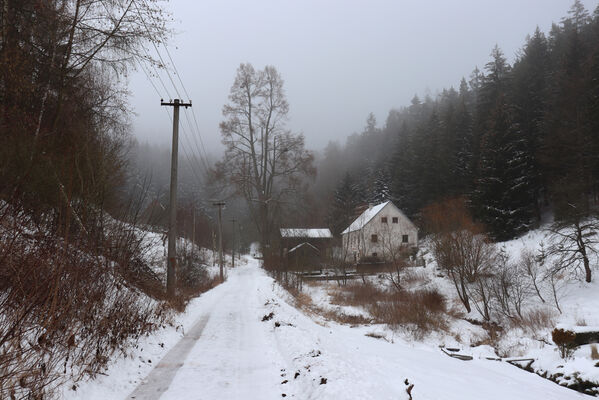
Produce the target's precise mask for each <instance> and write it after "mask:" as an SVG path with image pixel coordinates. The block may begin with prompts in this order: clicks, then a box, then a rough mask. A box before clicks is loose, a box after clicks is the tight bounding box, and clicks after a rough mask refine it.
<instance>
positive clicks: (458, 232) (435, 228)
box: [424, 199, 495, 316]
mask: <svg viewBox="0 0 599 400" xmlns="http://www.w3.org/2000/svg"><path fill="white" fill-rule="evenodd" d="M424 218H425V221H426V223H427V226H428V229H429V230H430V231H431V232H433V234H432V235H431V241H432V251H433V255H434V256H435V259H436V261H437V265H438V266H439V267H440V268H442V269H444V270H445V271H446V272H447V274H448V276H449V277H450V279H451V280H452V282H453V284H454V287H455V289H456V292H457V294H458V297H459V299H460V301H461V302H462V304H463V305H464V307H465V308H466V311H467V312H470V311H471V310H472V307H471V299H470V293H471V289H469V287H468V286H469V284H472V283H475V282H477V279H478V278H479V277H481V280H480V281H479V282H477V285H476V290H477V291H478V297H479V299H481V300H483V301H485V302H486V299H487V298H488V295H487V292H488V290H487V289H486V285H485V284H484V283H483V280H482V277H484V276H486V275H488V273H489V269H490V267H491V265H492V263H493V260H494V257H495V247H494V246H493V244H492V243H490V242H489V240H488V238H487V237H486V236H485V235H484V234H483V228H482V227H481V226H480V225H478V224H475V223H474V222H473V221H472V218H471V217H470V215H469V213H468V211H467V209H466V206H465V203H464V200H463V199H454V200H448V201H446V202H443V203H437V204H433V205H431V206H429V207H427V208H426V209H425V210H424ZM486 308H488V306H487V305H486V304H485V305H483V308H482V309H481V310H482V314H483V315H485V316H488V312H487V311H485V309H486Z"/></svg>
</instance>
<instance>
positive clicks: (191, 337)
mask: <svg viewBox="0 0 599 400" xmlns="http://www.w3.org/2000/svg"><path fill="white" fill-rule="evenodd" d="M209 319H210V314H207V315H203V316H202V317H200V319H199V320H198V321H197V322H196V323H195V324H194V326H193V327H192V328H191V330H190V331H189V333H188V334H187V335H185V336H183V337H182V338H181V340H179V342H178V343H177V344H176V345H175V347H173V348H172V349H171V350H170V351H169V352H168V353H167V354H166V356H164V357H163V358H162V360H161V361H160V362H159V363H158V365H156V367H154V369H152V371H150V373H149V374H148V376H147V377H146V378H145V379H144V380H143V381H142V383H141V384H140V385H139V386H137V388H136V389H135V390H134V391H133V392H132V393H131V394H130V395H129V396H127V399H138V400H140V399H143V400H158V399H159V398H160V396H162V394H163V393H164V392H165V391H166V390H167V389H168V388H169V386H170V384H171V383H172V381H173V379H174V378H175V375H176V374H177V371H178V370H179V368H181V367H182V366H183V364H184V362H185V359H186V358H187V356H188V355H189V352H190V350H191V348H192V347H193V346H194V345H195V344H196V342H197V340H198V339H199V338H200V337H201V335H202V331H203V330H204V328H205V327H206V324H207V323H208V320H209Z"/></svg>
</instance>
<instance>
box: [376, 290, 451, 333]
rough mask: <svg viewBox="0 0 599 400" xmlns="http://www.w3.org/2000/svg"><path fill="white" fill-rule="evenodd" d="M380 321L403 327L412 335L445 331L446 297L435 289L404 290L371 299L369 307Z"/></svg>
mask: <svg viewBox="0 0 599 400" xmlns="http://www.w3.org/2000/svg"><path fill="white" fill-rule="evenodd" d="M368 309H369V311H370V313H371V314H372V315H373V316H374V317H375V318H376V319H377V321H379V322H381V323H385V324H388V325H390V326H393V327H403V328H406V329H407V330H408V331H410V332H411V333H412V334H413V335H414V336H415V337H423V336H424V335H426V334H428V333H430V332H432V331H445V330H447V320H446V316H445V313H446V310H447V307H446V300H445V297H444V296H443V295H442V294H441V293H439V292H438V291H437V290H432V289H427V290H416V291H403V292H398V293H394V294H392V295H389V296H388V297H387V299H386V300H384V301H379V302H374V303H372V304H371V305H370V307H369V308H368Z"/></svg>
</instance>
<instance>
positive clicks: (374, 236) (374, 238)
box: [370, 235, 379, 243]
mask: <svg viewBox="0 0 599 400" xmlns="http://www.w3.org/2000/svg"><path fill="white" fill-rule="evenodd" d="M370 241H371V242H372V243H376V242H378V241H379V237H378V235H372V236H371V237H370Z"/></svg>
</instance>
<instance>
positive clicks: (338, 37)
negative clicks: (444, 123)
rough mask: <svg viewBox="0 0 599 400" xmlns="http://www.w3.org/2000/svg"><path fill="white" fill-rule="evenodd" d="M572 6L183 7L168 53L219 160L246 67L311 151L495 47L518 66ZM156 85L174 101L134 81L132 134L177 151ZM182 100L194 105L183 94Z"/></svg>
mask: <svg viewBox="0 0 599 400" xmlns="http://www.w3.org/2000/svg"><path fill="white" fill-rule="evenodd" d="M571 3H572V2H571V1H570V0H526V1H522V0H504V1H501V2H498V1H495V0H459V1H451V2H450V1H445V0H442V1H441V0H437V1H432V0H428V1H406V0H397V1H391V0H387V1H382V0H372V1H347V0H343V1H342V0H331V1H316V0H304V1H295V2H291V1H280V0H255V1H251V2H250V1H245V0H219V1H202V2H198V1H191V0H178V1H171V2H170V3H167V4H166V5H165V8H166V9H167V10H168V11H169V12H170V13H171V16H172V19H173V21H172V23H171V27H172V29H173V30H174V32H175V34H174V36H173V37H172V39H171V41H170V43H169V50H170V53H171V55H172V58H173V60H174V63H175V66H176V68H177V70H178V72H179V73H180V74H181V75H180V78H182V80H183V83H184V85H185V89H186V90H187V92H188V93H189V97H191V100H192V101H193V108H194V112H195V114H196V116H197V122H198V125H199V130H200V134H201V138H202V142H203V143H204V144H205V146H206V149H207V152H208V153H209V154H213V155H214V154H215V153H218V152H220V150H221V146H220V133H219V128H218V125H219V122H220V121H221V120H222V116H221V109H222V106H223V104H225V103H226V102H227V96H228V93H229V88H230V87H231V84H232V83H233V80H234V77H235V71H236V69H237V67H238V66H239V64H240V63H242V62H250V63H252V64H253V65H254V66H255V67H257V68H262V67H263V66H264V65H274V66H275V67H276V68H277V69H278V70H279V72H280V73H281V74H282V76H283V79H284V80H285V90H286V93H287V96H288V100H289V104H290V107H291V112H290V115H289V117H290V118H289V121H288V127H289V128H290V129H292V130H293V131H295V132H303V134H304V135H305V137H306V145H307V147H308V148H311V149H321V148H323V147H324V146H325V145H326V143H327V142H328V141H330V140H340V141H342V142H343V141H344V140H345V139H344V138H345V137H347V136H348V135H350V134H351V133H352V132H358V131H361V130H362V129H363V127H364V125H365V120H366V117H367V116H368V114H369V113H370V112H373V113H374V115H375V116H376V118H377V120H378V123H379V125H380V124H383V123H384V121H385V119H386V117H387V114H388V113H389V110H390V109H392V108H399V107H402V106H406V105H408V104H409V101H410V99H411V98H412V97H413V96H414V95H415V94H418V95H419V96H420V97H421V98H422V97H423V96H425V95H427V94H430V95H432V96H434V95H435V94H436V93H437V91H439V90H442V89H443V88H447V87H450V86H454V87H457V86H458V85H459V81H460V79H461V78H462V77H466V78H467V77H468V76H469V75H470V73H471V71H472V70H473V69H474V67H475V66H478V67H479V68H481V69H482V67H484V64H485V63H486V62H488V61H489V59H490V56H489V54H490V52H491V50H492V48H493V47H494V46H495V44H497V45H499V47H500V48H501V49H502V50H503V51H504V53H505V55H506V57H507V58H508V62H512V61H513V60H514V57H515V56H516V55H517V53H518V51H519V49H520V47H521V46H522V45H523V43H524V41H525V37H526V36H527V34H530V33H532V32H533V31H534V28H535V26H539V27H540V28H541V30H543V31H545V32H548V31H549V30H550V28H551V23H552V22H559V21H560V19H561V18H562V17H563V16H565V15H566V13H567V11H568V9H569V7H570V6H571ZM583 3H584V5H585V6H586V8H587V9H588V10H590V11H591V12H592V11H593V10H594V9H595V8H596V7H597V2H596V1H594V0H593V1H591V0H585V1H583ZM149 51H150V53H151V54H154V52H155V50H154V49H153V48H152V47H150V48H149ZM163 57H165V60H166V61H168V58H166V55H165V54H164V52H163ZM169 63H170V62H169ZM169 68H170V70H171V71H172V70H173V67H172V66H170V67H169ZM160 75H161V77H162V80H163V81H164V83H165V86H166V87H167V88H168V89H169V93H167V92H166V90H165V89H163V88H162V86H161V85H160V84H159V81H158V80H157V79H153V80H154V83H155V85H156V86H157V89H158V92H159V93H156V90H155V89H153V88H152V85H151V84H150V82H148V78H147V76H146V75H145V74H144V73H143V71H142V70H138V71H136V72H133V73H132V74H131V75H130V76H129V77H128V80H129V84H130V85H129V88H130V91H131V95H132V104H133V106H134V111H135V112H136V115H135V116H134V117H133V120H132V128H133V132H134V134H135V135H136V137H137V138H138V139H139V140H140V141H141V142H146V141H147V142H150V143H157V144H169V143H170V134H171V126H172V125H171V122H170V120H169V118H168V116H167V114H166V113H165V111H164V110H161V107H160V97H163V98H165V99H168V98H173V97H179V96H177V95H176V93H175V92H174V90H173V89H172V85H171V84H170V82H169V78H168V77H167V76H166V75H165V74H164V73H160ZM172 76H173V78H174V80H175V82H176V84H177V85H179V81H178V78H177V77H176V76H175V75H174V73H173V74H172ZM159 94H160V96H159ZM181 97H183V98H184V99H185V100H187V96H186V95H185V94H184V93H183V92H182V91H181ZM169 112H172V110H169ZM190 121H191V122H192V123H191V124H192V125H195V123H193V119H191V120H190ZM188 123H189V122H187V120H186V119H185V118H182V125H183V128H184V129H185V130H186V132H184V136H183V137H182V142H181V143H182V146H183V147H187V149H188V151H189V152H193V149H194V148H196V145H195V144H194V142H193V141H192V140H191V139H190V138H189V134H190V132H191V128H190V127H189V125H188Z"/></svg>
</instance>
